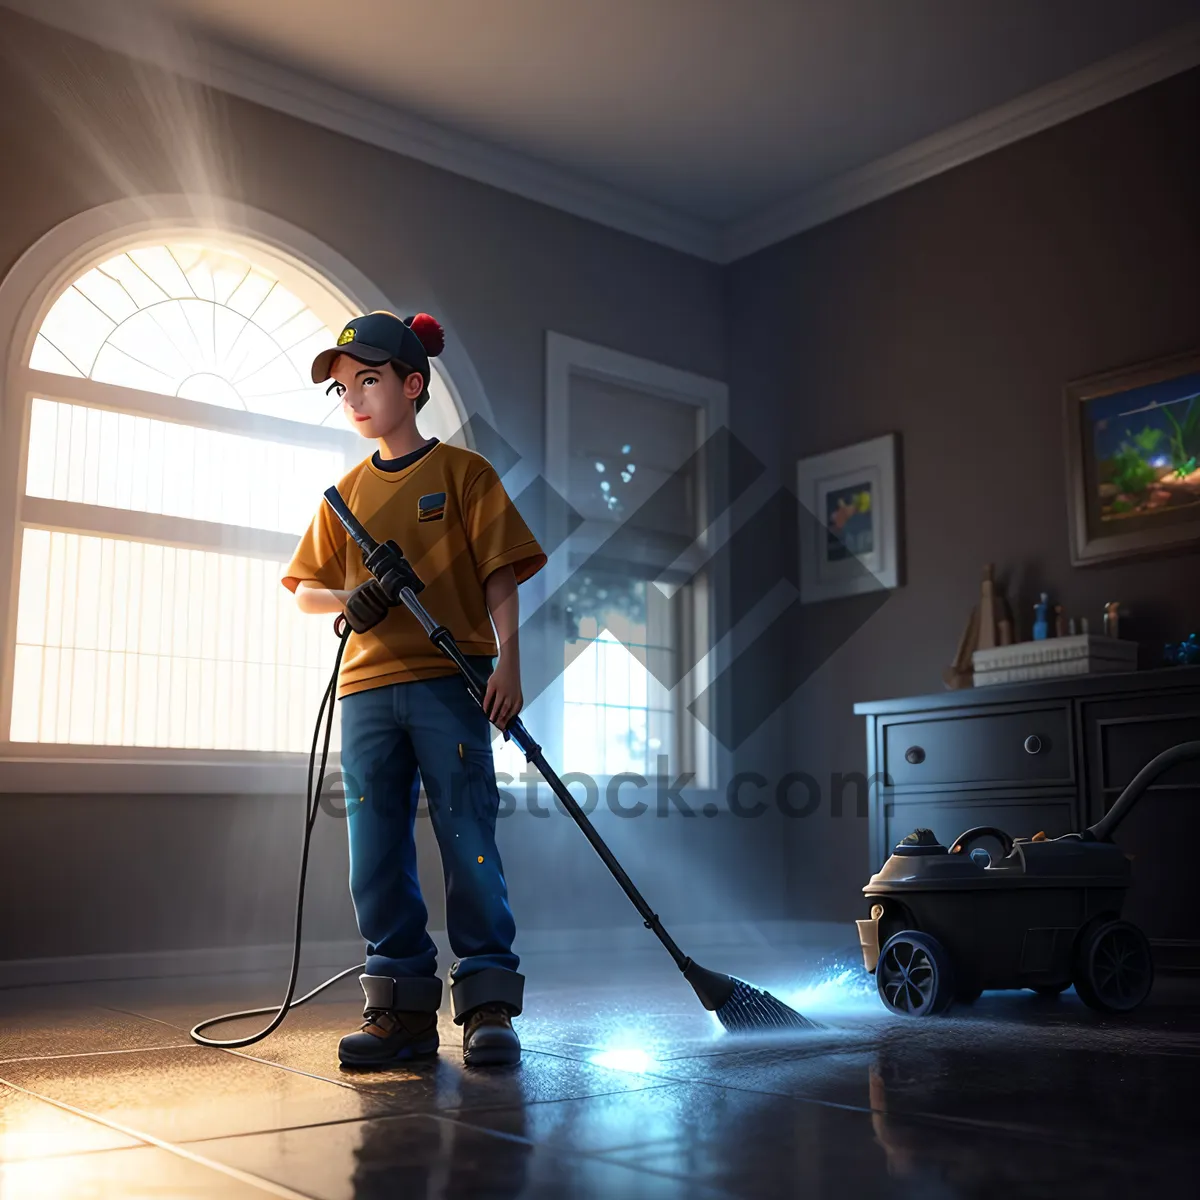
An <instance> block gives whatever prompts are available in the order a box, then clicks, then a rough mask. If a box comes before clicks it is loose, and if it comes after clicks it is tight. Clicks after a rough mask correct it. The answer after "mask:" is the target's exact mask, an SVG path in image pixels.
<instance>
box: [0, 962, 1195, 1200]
mask: <svg viewBox="0 0 1200 1200" xmlns="http://www.w3.org/2000/svg"><path fill="white" fill-rule="evenodd" d="M701 957H703V960H704V961H705V963H706V965H708V966H712V967H714V968H717V969H720V970H729V971H733V972H734V973H735V974H739V975H742V976H743V977H746V978H749V979H751V980H753V981H754V982H757V983H760V984H763V985H765V986H767V987H770V988H771V989H772V990H773V991H775V992H776V994H777V995H780V996H781V997H782V998H785V999H787V1000H788V1001H789V1002H792V1003H794V1004H795V1006H796V1007H798V1008H800V1009H801V1010H802V1011H804V1012H806V1013H807V1014H808V1015H810V1016H813V1017H816V1018H817V1019H818V1020H820V1021H821V1022H822V1028H821V1029H819V1030H818V1031H815V1032H805V1033H801V1034H798V1035H793V1036H791V1037H788V1038H785V1039H783V1040H777V1041H771V1040H766V1039H758V1040H753V1039H749V1040H744V1039H734V1038H732V1037H730V1036H729V1035H725V1034H722V1033H721V1032H720V1031H719V1030H718V1029H717V1028H716V1026H715V1024H714V1023H713V1021H712V1019H711V1018H710V1017H709V1015H708V1014H707V1013H705V1012H704V1011H703V1009H701V1008H700V1007H699V1005H698V1004H697V1003H696V1001H695V999H694V998H693V996H692V994H691V992H690V990H689V989H688V988H687V986H686V985H685V984H684V983H683V981H682V980H681V979H680V978H679V977H678V975H677V974H675V973H674V970H673V968H672V967H671V964H670V963H669V961H665V960H664V959H663V958H662V957H661V956H658V955H655V954H653V953H648V954H646V955H638V956H635V957H632V958H631V957H628V956H626V957H624V958H622V959H621V960H620V961H619V962H612V961H608V960H600V959H597V958H596V957H594V956H593V957H592V958H589V959H587V960H583V959H581V960H578V961H575V960H571V959H569V958H566V957H561V956H558V957H552V956H546V957H545V958H542V959H540V960H537V961H534V960H527V961H526V963H525V964H524V966H525V969H526V971H527V973H528V977H529V983H528V988H527V995H526V1012H525V1015H524V1016H523V1017H522V1018H520V1019H519V1021H518V1028H519V1030H520V1033H521V1035H522V1039H523V1041H524V1044H525V1048H526V1049H525V1055H524V1061H523V1062H522V1064H521V1066H520V1067H518V1068H516V1069H511V1070H490V1071H489V1070H479V1069H477V1070H474V1071H467V1070H466V1069H464V1068H463V1066H462V1062H461V1051H460V1046H461V1039H460V1038H459V1037H458V1030H457V1029H456V1027H455V1026H454V1025H453V1024H452V1023H450V1022H449V1020H448V1018H443V1023H442V1034H443V1048H442V1052H441V1055H440V1056H439V1058H438V1059H437V1061H435V1062H428V1063H425V1064H422V1065H419V1066H415V1067H412V1068H410V1069H404V1070H395V1071H388V1072H383V1073H380V1074H362V1073H349V1072H344V1071H341V1070H340V1069H339V1068H338V1065H337V1057H336V1044H337V1039H338V1037H339V1036H340V1035H341V1034H342V1033H343V1032H346V1031H348V1030H350V1029H352V1028H354V1027H355V1026H356V1024H357V1013H358V1009H359V1008H360V1007H361V1001H360V1000H358V999H357V998H356V996H357V988H356V986H355V985H353V984H352V983H349V982H347V983H345V984H340V985H338V986H337V988H335V989H333V991H332V992H331V993H329V994H328V997H321V998H320V1000H319V1001H315V1002H313V1003H312V1004H310V1005H308V1006H307V1007H305V1008H302V1009H300V1010H298V1011H297V1012H295V1013H293V1014H292V1015H291V1017H290V1018H289V1020H288V1021H287V1023H286V1024H285V1025H284V1026H283V1028H282V1029H281V1030H280V1031H278V1032H277V1033H276V1034H274V1035H273V1036H272V1037H271V1038H269V1039H268V1040H267V1041H265V1042H263V1043H261V1044H259V1045H258V1046H255V1047H252V1048H251V1049H249V1050H245V1051H222V1050H209V1049H203V1048H201V1047H198V1046H195V1045H193V1044H192V1043H191V1042H190V1041H189V1039H188V1036H187V1030H188V1028H189V1027H190V1026H191V1025H192V1024H193V1023H194V1022H195V1021H197V1020H199V1019H200V1018H202V1017H204V1016H209V1015H211V1014H213V1013H215V1012H220V1011H223V1010H227V1009H230V1008H241V1007H246V1006H250V1005H254V1004H263V1003H267V1002H268V1001H270V1000H271V998H272V997H273V996H274V994H275V993H276V990H277V989H278V988H279V987H280V981H278V980H276V979H274V978H265V977H257V976H245V975H242V976H229V977H224V978H216V979H214V978H206V979H189V980H172V981H157V982H155V981H139V982H130V983H107V984H95V985H86V986H81V985H72V986H70V987H65V986H64V987H54V988H23V989H12V990H9V991H7V992H0V1197H3V1200H25V1198H27V1197H28V1198H29V1200H33V1198H36V1200H58V1198H59V1197H63V1198H66V1197H70V1198H71V1200H76V1198H87V1200H107V1198H108V1197H122V1198H124V1197H151V1196H152V1197H155V1198H158V1200H161V1198H162V1197H169V1198H175V1197H207V1196H221V1197H224V1196H229V1197H262V1196H284V1197H296V1196H303V1197H320V1198H322V1200H343V1198H346V1200H348V1198H351V1197H354V1198H357V1200H373V1198H375V1197H385V1196H386V1197H389V1198H390V1197H396V1196H399V1197H404V1198H405V1200H408V1198H414V1200H415V1198H425V1197H447V1198H451V1197H453V1198H458V1197H466V1196H470V1197H472V1198H474V1197H496V1198H499V1197H519V1196H520V1197H523V1196H547V1197H551V1196H570V1197H580V1198H586V1197H591V1196H596V1197H618V1196H620V1197H624V1196H630V1197H639V1196H653V1197H659V1196H663V1197H705V1196H766V1197H774V1196H779V1197H792V1196H812V1197H822V1196H833V1197H838V1198H839V1200H850V1198H857V1197H860V1196H863V1197H865V1196H877V1195H878V1196H913V1197H916V1196H922V1197H924V1196H936V1197H939V1198H941V1197H957V1196H983V1197H991V1196H996V1197H1004V1198H1005V1200H1007V1198H1008V1197H1010V1196H1012V1195H1021V1196H1047V1197H1050V1196H1053V1197H1054V1200H1062V1198H1063V1197H1068V1196H1082V1195H1087V1196H1114V1197H1115V1196H1130V1195H1139V1196H1142V1195H1153V1194H1155V1193H1160V1192H1161V1193H1164V1194H1165V1193H1166V1192H1167V1191H1168V1190H1170V1191H1171V1192H1173V1193H1174V1192H1180V1193H1183V1194H1193V1193H1194V1190H1195V1179H1196V1177H1197V1172H1198V1170H1200V1136H1198V1135H1197V1132H1196V1128H1195V1118H1194V1116H1193V1109H1192V1107H1191V1101H1192V1092H1193V1087H1192V1079H1191V1072H1192V1070H1193V1069H1194V1068H1197V1067H1200V980H1196V981H1194V982H1193V981H1189V980H1186V979H1183V978H1179V977H1176V978H1164V979H1162V980H1160V982H1159V984H1158V986H1157V987H1156V989H1155V993H1154V995H1153V996H1152V998H1151V1001H1150V1003H1149V1004H1148V1005H1147V1006H1146V1007H1145V1008H1143V1009H1142V1010H1141V1011H1140V1012H1139V1013H1137V1014H1136V1015H1135V1016H1133V1017H1132V1018H1124V1019H1115V1018H1112V1019H1100V1018H1098V1017H1096V1016H1095V1015H1094V1014H1092V1013H1090V1012H1088V1010H1086V1009H1085V1008H1083V1006H1082V1005H1081V1004H1080V1003H1079V1001H1078V1000H1077V999H1076V997H1075V996H1074V994H1073V993H1067V994H1066V995H1064V996H1062V997H1060V998H1059V999H1057V1000H1053V1001H1046V1000H1040V999H1038V998H1036V997H1034V996H1033V995H1032V994H1028V993H1007V994H1005V993H991V994H988V995H986V996H984V997H983V998H982V999H981V1000H980V1001H979V1002H978V1003H977V1004H975V1005H974V1006H973V1007H971V1008H966V1009H962V1008H960V1009H956V1010H954V1012H953V1013H952V1014H951V1015H950V1016H948V1017H945V1018H935V1019H932V1020H926V1021H912V1020H908V1021H904V1020H898V1019H893V1018H891V1017H888V1016H886V1015H885V1014H884V1013H883V1011H882V1009H881V1008H880V1006H879V1004H878V1001H877V1000H876V999H875V997H874V996H873V994H871V992H870V991H869V990H868V989H867V986H866V985H868V984H869V983H870V980H869V978H868V977H864V976H862V975H861V972H860V971H855V970H853V969H851V970H848V971H845V972H840V971H838V970H837V969H835V968H831V966H830V964H829V963H828V962H824V963H820V964H817V959H818V958H819V953H818V951H816V950H814V949H812V948H809V949H805V948H804V947H788V948H777V949H775V950H772V951H767V950H765V949H762V948H758V949H752V948H734V949H732V950H724V951H715V950H714V951H710V952H706V953H705V954H704V955H703V956H701ZM220 1032H222V1033H224V1032H225V1031H220ZM231 1032H232V1031H231Z"/></svg>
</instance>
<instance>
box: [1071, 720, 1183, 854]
mask: <svg viewBox="0 0 1200 1200" xmlns="http://www.w3.org/2000/svg"><path fill="white" fill-rule="evenodd" d="M1194 758H1200V742H1180V743H1179V745H1178V746H1172V747H1171V748H1170V749H1169V750H1164V751H1163V752H1162V753H1161V754H1159V755H1156V756H1155V757H1154V758H1152V759H1151V760H1150V761H1149V762H1148V763H1147V764H1146V765H1145V766H1144V767H1143V768H1142V769H1141V770H1140V771H1139V772H1138V773H1137V774H1136V775H1135V776H1134V777H1133V779H1132V780H1131V781H1130V783H1129V786H1128V787H1127V788H1126V789H1125V790H1124V791H1123V792H1122V793H1121V794H1120V796H1118V797H1117V802H1116V803H1115V804H1114V805H1113V806H1112V808H1110V809H1109V810H1108V812H1107V813H1105V814H1104V816H1103V817H1101V818H1100V820H1099V821H1097V822H1096V824H1095V825H1091V826H1089V827H1088V828H1087V829H1086V830H1084V835H1083V836H1084V837H1085V838H1086V839H1087V840H1089V841H1093V842H1107V841H1111V840H1112V835H1113V831H1114V830H1115V829H1116V827H1117V826H1118V825H1120V823H1121V822H1122V821H1123V820H1125V818H1126V817H1127V816H1128V815H1129V810H1130V809H1131V808H1133V806H1134V805H1135V804H1136V803H1137V802H1138V801H1139V800H1140V799H1141V798H1142V793H1143V792H1144V791H1145V790H1146V789H1147V788H1148V787H1149V786H1150V785H1151V784H1152V783H1153V782H1154V781H1155V780H1156V779H1157V778H1158V777H1159V776H1160V775H1161V774H1162V773H1163V772H1164V771H1166V770H1168V769H1169V768H1171V767H1173V766H1175V764H1176V763H1181V762H1188V761H1189V760H1191V759H1194Z"/></svg>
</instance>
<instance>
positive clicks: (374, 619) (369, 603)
mask: <svg viewBox="0 0 1200 1200" xmlns="http://www.w3.org/2000/svg"><path fill="white" fill-rule="evenodd" d="M392 607H393V601H392V599H391V597H390V596H389V595H388V594H387V592H386V591H385V590H384V588H383V586H382V585H381V584H380V583H379V581H378V580H377V579H368V580H367V582H366V583H360V584H359V585H358V587H356V588H355V589H354V591H352V592H351V593H350V595H349V596H347V597H346V620H347V621H348V622H349V624H350V628H351V629H353V630H354V632H355V633H366V632H367V630H368V629H373V628H374V627H375V626H376V625H378V624H379V622H380V621H382V620H383V618H384V617H386V616H387V615H388V609H389V608H392Z"/></svg>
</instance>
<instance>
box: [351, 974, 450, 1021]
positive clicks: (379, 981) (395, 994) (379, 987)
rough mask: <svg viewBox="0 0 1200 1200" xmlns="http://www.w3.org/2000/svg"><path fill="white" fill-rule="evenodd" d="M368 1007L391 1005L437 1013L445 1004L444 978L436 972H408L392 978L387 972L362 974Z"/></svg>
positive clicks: (405, 1010) (415, 1010)
mask: <svg viewBox="0 0 1200 1200" xmlns="http://www.w3.org/2000/svg"><path fill="white" fill-rule="evenodd" d="M358 982H359V983H361V984H362V990H363V995H364V996H365V997H366V1004H365V1006H364V1012H365V1011H366V1009H368V1008H392V1009H396V1010H397V1011H398V1012H420V1013H435V1012H437V1010H438V1009H439V1008H441V1006H442V981H441V980H440V979H438V978H437V976H436V975H435V976H434V977H433V978H426V977H425V976H422V975H407V976H404V977H403V978H401V979H392V978H391V977H390V976H388V975H360V976H359V977H358Z"/></svg>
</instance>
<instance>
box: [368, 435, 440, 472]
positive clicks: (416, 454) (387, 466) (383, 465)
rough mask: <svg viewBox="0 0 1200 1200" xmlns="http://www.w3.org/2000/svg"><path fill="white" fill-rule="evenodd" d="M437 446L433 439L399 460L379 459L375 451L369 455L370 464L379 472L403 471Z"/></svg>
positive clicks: (403, 455) (435, 440)
mask: <svg viewBox="0 0 1200 1200" xmlns="http://www.w3.org/2000/svg"><path fill="white" fill-rule="evenodd" d="M437 444H438V440H437V438H433V439H432V440H431V441H429V442H426V443H425V445H424V446H418V447H417V449H415V450H412V451H410V452H409V453H408V454H402V455H400V457H399V458H381V457H380V456H379V451H378V450H376V451H375V453H374V454H372V455H371V462H372V463H373V464H374V465H375V466H377V467H378V468H379V469H380V470H381V471H403V470H404V468H405V467H411V466H412V465H413V463H415V462H416V461H417V460H418V459H421V458H424V457H425V455H427V454H428V453H429V452H430V450H432V449H433V448H434V446H436V445H437Z"/></svg>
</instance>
